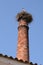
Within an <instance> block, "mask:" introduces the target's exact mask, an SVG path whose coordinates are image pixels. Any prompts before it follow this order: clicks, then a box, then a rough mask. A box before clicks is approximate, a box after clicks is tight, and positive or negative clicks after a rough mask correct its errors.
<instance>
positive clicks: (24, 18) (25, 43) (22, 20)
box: [16, 10, 32, 62]
mask: <svg viewBox="0 0 43 65" xmlns="http://www.w3.org/2000/svg"><path fill="white" fill-rule="evenodd" d="M16 18H17V21H18V45H17V58H18V60H23V61H24V62H25V61H28V62H29V37H28V30H29V27H28V24H29V23H31V21H32V15H31V14H29V13H27V12H26V11H24V10H23V11H21V12H20V13H18V14H17V16H16Z"/></svg>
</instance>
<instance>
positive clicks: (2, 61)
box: [0, 57, 30, 65]
mask: <svg viewBox="0 0 43 65" xmlns="http://www.w3.org/2000/svg"><path fill="white" fill-rule="evenodd" d="M0 65H30V64H28V63H23V62H19V61H17V60H12V59H9V58H5V57H0Z"/></svg>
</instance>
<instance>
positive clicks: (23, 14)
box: [16, 11, 33, 23]
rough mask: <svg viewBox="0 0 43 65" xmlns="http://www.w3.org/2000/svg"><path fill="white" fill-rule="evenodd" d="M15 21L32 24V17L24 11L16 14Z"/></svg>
mask: <svg viewBox="0 0 43 65" xmlns="http://www.w3.org/2000/svg"><path fill="white" fill-rule="evenodd" d="M16 19H17V21H20V20H24V21H26V22H28V23H30V22H32V20H33V19H32V15H31V14H30V13H27V12H26V11H22V12H20V13H18V14H17V16H16Z"/></svg>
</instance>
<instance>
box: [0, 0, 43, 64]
mask: <svg viewBox="0 0 43 65" xmlns="http://www.w3.org/2000/svg"><path fill="white" fill-rule="evenodd" d="M22 8H24V9H26V11H27V12H29V13H31V14H32V16H33V22H32V23H31V24H30V25H29V27H30V29H29V44H30V61H32V62H33V63H35V62H36V63H38V64H43V0H0V53H2V54H7V55H8V56H13V57H16V50H17V40H18V39H17V38H18V37H17V36H18V30H17V27H18V22H17V21H16V14H17V13H18V12H20V11H21V10H22Z"/></svg>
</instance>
